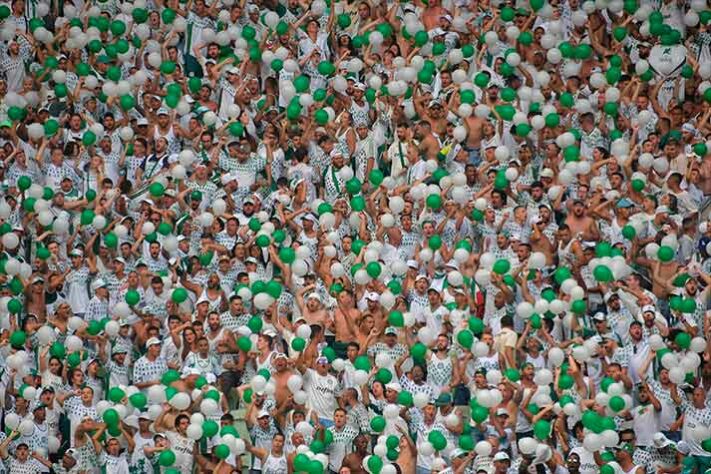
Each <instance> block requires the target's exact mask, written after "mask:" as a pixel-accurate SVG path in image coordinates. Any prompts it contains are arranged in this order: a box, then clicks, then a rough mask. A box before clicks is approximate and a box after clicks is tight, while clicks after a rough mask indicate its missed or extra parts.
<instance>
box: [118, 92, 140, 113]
mask: <svg viewBox="0 0 711 474" xmlns="http://www.w3.org/2000/svg"><path fill="white" fill-rule="evenodd" d="M119 105H121V108H122V109H123V110H125V111H129V110H131V109H132V108H134V107H135V106H136V100H135V99H134V98H133V96H132V95H130V94H126V95H122V96H121V98H120V99H119Z"/></svg>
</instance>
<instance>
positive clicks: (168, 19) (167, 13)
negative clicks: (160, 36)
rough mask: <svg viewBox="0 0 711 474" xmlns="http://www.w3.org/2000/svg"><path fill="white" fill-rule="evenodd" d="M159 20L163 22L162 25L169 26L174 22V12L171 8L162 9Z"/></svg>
mask: <svg viewBox="0 0 711 474" xmlns="http://www.w3.org/2000/svg"><path fill="white" fill-rule="evenodd" d="M160 16H161V19H162V20H163V23H165V24H167V25H170V24H171V23H173V21H175V16H176V14H175V10H173V9H172V8H165V9H163V12H162V13H161V15H160Z"/></svg>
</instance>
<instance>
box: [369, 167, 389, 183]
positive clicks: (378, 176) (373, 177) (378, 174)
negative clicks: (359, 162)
mask: <svg viewBox="0 0 711 474" xmlns="http://www.w3.org/2000/svg"><path fill="white" fill-rule="evenodd" d="M384 179H385V175H383V172H382V171H380V170H379V169H378V168H373V169H372V170H370V173H368V180H369V181H370V182H371V184H372V185H373V186H375V187H378V186H380V184H381V183H382V182H383V180H384Z"/></svg>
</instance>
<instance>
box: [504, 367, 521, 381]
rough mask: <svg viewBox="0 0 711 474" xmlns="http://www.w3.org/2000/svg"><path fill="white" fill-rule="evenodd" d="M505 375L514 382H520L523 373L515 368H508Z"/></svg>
mask: <svg viewBox="0 0 711 474" xmlns="http://www.w3.org/2000/svg"><path fill="white" fill-rule="evenodd" d="M504 376H505V377H506V378H507V379H509V380H510V381H512V382H518V381H519V380H521V374H520V373H519V372H518V370H516V369H514V368H508V369H506V371H505V372H504Z"/></svg>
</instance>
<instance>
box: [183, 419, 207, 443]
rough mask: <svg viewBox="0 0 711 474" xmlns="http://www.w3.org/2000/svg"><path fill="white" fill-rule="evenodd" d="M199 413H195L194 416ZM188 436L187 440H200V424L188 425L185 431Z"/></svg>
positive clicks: (201, 432) (201, 433)
mask: <svg viewBox="0 0 711 474" xmlns="http://www.w3.org/2000/svg"><path fill="white" fill-rule="evenodd" d="M197 414H199V413H196V415H197ZM185 434H187V435H188V438H190V439H192V440H194V441H198V440H199V439H200V438H202V435H203V431H202V426H201V425H200V424H196V423H191V424H190V425H188V428H187V430H186V433H185Z"/></svg>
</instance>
